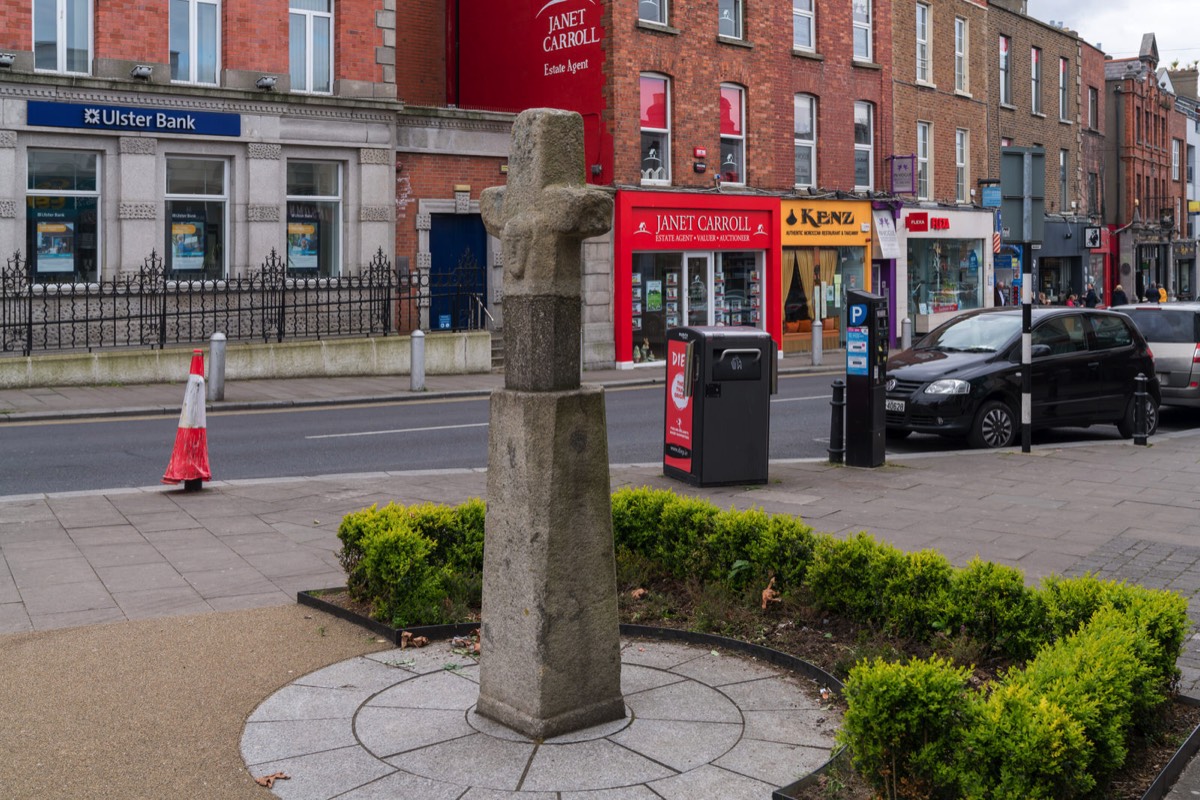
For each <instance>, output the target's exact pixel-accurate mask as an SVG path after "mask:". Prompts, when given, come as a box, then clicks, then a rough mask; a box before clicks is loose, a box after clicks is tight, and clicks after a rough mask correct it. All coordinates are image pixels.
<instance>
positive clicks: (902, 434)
mask: <svg viewBox="0 0 1200 800" xmlns="http://www.w3.org/2000/svg"><path fill="white" fill-rule="evenodd" d="M911 433H912V431H901V430H896V429H895V428H887V429H886V430H884V435H885V436H887V438H889V439H895V440H896V441H900V440H901V439H907V438H908V437H909V434H911Z"/></svg>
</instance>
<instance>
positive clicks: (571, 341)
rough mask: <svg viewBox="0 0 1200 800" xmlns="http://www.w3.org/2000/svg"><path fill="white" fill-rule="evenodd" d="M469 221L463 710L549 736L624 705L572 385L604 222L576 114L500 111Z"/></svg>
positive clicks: (596, 421) (596, 458) (601, 521)
mask: <svg viewBox="0 0 1200 800" xmlns="http://www.w3.org/2000/svg"><path fill="white" fill-rule="evenodd" d="M508 181H509V183H508V186H507V187H506V188H502V189H501V188H493V189H486V190H485V191H484V193H483V196H482V198H481V202H480V206H481V208H482V211H483V222H484V225H485V226H487V229H488V232H489V233H490V234H492V235H493V236H498V237H499V238H500V240H501V244H502V245H503V254H504V320H505V326H504V338H505V349H506V351H507V352H506V357H505V360H506V365H505V382H504V384H505V385H504V388H503V389H497V390H496V391H495V392H493V393H492V398H491V414H490V423H489V431H488V476H487V521H486V527H485V535H484V565H483V609H482V616H483V623H482V626H481V629H482V633H481V639H482V642H481V644H482V651H483V652H482V656H481V660H480V675H479V703H478V705H477V706H476V710H477V711H478V712H479V713H480V714H481V715H483V716H485V717H488V718H490V719H493V720H495V721H497V722H500V723H502V724H504V725H506V726H508V727H509V728H512V729H514V730H516V731H518V732H520V733H522V734H524V735H526V736H528V737H531V738H535V739H542V738H548V737H551V736H556V735H559V734H563V733H569V732H572V731H576V730H580V729H583V728H588V727H591V726H594V725H599V724H602V723H605V722H611V721H613V720H616V719H620V718H622V717H623V716H625V701H624V698H623V697H622V696H621V652H620V632H619V620H618V615H617V587H616V565H615V559H614V550H613V533H612V501H611V499H610V484H609V467H608V432H607V426H606V422H605V416H604V392H603V390H602V389H599V388H595V387H581V386H580V378H579V370H580V354H579V347H580V332H581V316H580V315H581V308H582V289H583V281H582V275H581V269H580V252H579V251H580V246H581V243H582V241H583V240H584V239H585V238H588V237H590V236H597V235H599V234H601V233H604V232H605V231H607V230H608V229H609V227H610V226H611V223H612V209H613V202H612V197H611V196H610V195H609V194H608V193H606V192H604V191H603V190H600V189H596V188H592V187H588V186H587V185H586V182H585V176H584V150H583V119H582V117H580V116H579V114H576V113H574V112H566V111H556V110H552V109H532V110H529V111H525V112H523V113H522V114H520V115H519V116H518V117H517V120H516V122H515V124H514V125H513V134H512V150H511V155H510V158H509V178H508Z"/></svg>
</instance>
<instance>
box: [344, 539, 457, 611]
mask: <svg viewBox="0 0 1200 800" xmlns="http://www.w3.org/2000/svg"><path fill="white" fill-rule="evenodd" d="M361 546H362V559H361V560H360V561H359V564H358V568H359V569H361V570H362V575H363V578H364V579H365V584H366V585H365V589H366V591H367V592H368V593H369V597H370V599H371V601H372V604H373V609H372V613H373V614H374V615H375V617H376V618H377V619H382V620H386V621H387V622H389V623H390V624H391V625H393V626H395V627H397V628H403V627H407V626H410V625H418V624H426V625H428V624H436V623H440V622H444V621H445V615H444V613H443V608H444V605H443V600H444V599H445V597H446V589H445V582H446V579H447V572H448V571H447V569H446V568H445V567H444V566H440V565H436V564H434V563H433V561H432V560H431V559H430V554H431V553H432V552H433V550H434V543H433V542H432V541H430V540H429V539H427V538H425V537H424V536H422V535H421V534H420V533H418V532H417V531H415V530H414V529H413V528H412V527H410V525H409V524H408V522H407V521H405V522H403V523H402V524H399V525H396V526H394V527H391V528H388V529H386V530H379V531H375V532H373V533H370V534H368V535H367V536H365V537H364V538H363V539H362V541H361Z"/></svg>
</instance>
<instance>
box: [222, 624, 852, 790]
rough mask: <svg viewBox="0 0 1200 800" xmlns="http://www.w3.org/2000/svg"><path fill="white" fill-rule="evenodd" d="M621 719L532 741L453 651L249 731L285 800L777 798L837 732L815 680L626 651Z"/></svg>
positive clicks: (677, 651) (387, 655)
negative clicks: (488, 705)
mask: <svg viewBox="0 0 1200 800" xmlns="http://www.w3.org/2000/svg"><path fill="white" fill-rule="evenodd" d="M621 662H622V670H621V690H622V693H623V695H624V698H625V706H626V716H625V718H624V719H622V720H617V721H614V722H610V723H606V724H603V725H598V726H596V727H593V728H588V729H585V730H582V731H577V732H575V733H571V734H567V735H564V736H558V737H554V738H550V739H546V740H545V741H543V742H537V741H535V740H531V739H528V738H525V737H524V736H522V735H521V734H519V733H516V732H515V731H512V730H510V729H508V728H505V727H503V726H501V725H499V724H497V723H495V722H492V721H490V720H488V719H485V718H483V717H480V716H479V715H477V714H476V713H475V703H476V700H477V699H478V696H479V666H478V663H477V662H476V661H475V660H474V659H472V658H468V657H465V656H461V655H456V654H455V653H453V652H452V651H451V649H450V645H449V644H448V643H447V642H434V643H433V644H431V645H429V646H428V647H426V648H423V649H421V650H413V649H406V650H391V651H388V652H384V653H374V654H371V655H369V656H363V657H361V658H355V659H351V660H350V661H343V662H341V663H339V664H334V665H332V666H329V667H326V668H325V669H322V670H318V671H317V672H313V673H311V674H309V675H306V676H304V677H303V678H300V679H298V680H296V681H294V682H293V683H291V684H289V685H288V686H285V687H283V688H282V689H280V690H279V691H277V692H276V693H275V694H273V695H271V696H270V697H269V698H267V699H266V700H265V701H264V702H263V703H262V705H260V706H259V707H258V708H257V709H256V710H255V711H254V713H253V714H252V715H251V716H250V719H249V720H248V721H247V723H246V729H245V731H244V732H243V734H242V757H243V758H244V759H245V761H246V764H247V766H248V767H249V769H250V772H251V774H253V775H254V776H255V777H259V776H264V775H272V774H274V773H277V772H283V773H285V774H286V775H288V778H289V779H288V780H279V781H276V782H275V785H274V789H273V791H274V792H275V794H276V795H278V796H279V797H282V798H333V797H338V798H346V800H364V799H365V798H385V797H386V798H412V799H413V800H442V799H443V798H445V800H459V799H460V798H462V800H474V799H475V798H479V799H480V800H482V798H488V799H489V800H502V799H503V798H512V799H513V800H517V799H518V798H520V800H534V799H535V798H536V800H543V799H544V800H585V798H586V799H590V800H625V799H626V798H628V800H642V798H645V800H655V799H656V798H680V799H681V800H682V799H683V798H694V797H721V798H723V800H740V799H741V798H755V800H763V799H764V798H769V797H770V796H771V792H772V790H773V789H776V788H778V787H781V786H786V785H787V784H790V783H792V782H794V781H796V780H797V779H799V778H801V777H803V776H804V775H807V774H809V773H811V772H812V771H813V770H815V769H816V768H817V767H819V766H820V765H821V764H823V763H825V761H827V760H828V759H829V756H830V754H831V751H832V748H833V745H834V742H833V737H834V732H835V731H836V729H837V728H838V727H839V726H840V724H841V716H840V713H839V712H838V710H837V709H836V708H831V707H829V706H828V705H827V704H825V703H823V702H822V700H821V697H820V687H818V686H817V685H815V684H814V683H812V682H811V681H809V680H808V679H806V678H803V677H801V676H795V675H793V674H792V673H790V672H788V671H786V670H782V669H780V668H777V667H774V666H770V665H767V664H765V663H762V662H758V661H755V660H753V659H749V658H746V657H744V656H739V655H732V654H729V653H726V652H724V651H720V652H718V651H713V650H709V649H707V648H703V647H696V646H690V645H682V644H676V643H670V642H660V641H652V640H642V639H637V640H625V641H622V643H621Z"/></svg>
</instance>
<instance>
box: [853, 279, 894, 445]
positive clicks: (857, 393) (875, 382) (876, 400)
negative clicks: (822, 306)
mask: <svg viewBox="0 0 1200 800" xmlns="http://www.w3.org/2000/svg"><path fill="white" fill-rule="evenodd" d="M889 332H890V326H889V325H888V311H887V298H886V297H883V296H881V295H877V294H872V293H871V292H864V291H861V290H858V289H849V290H847V292H846V465H847V466H850V467H879V466H883V462H884V447H885V443H886V441H887V437H886V432H887V427H886V425H887V423H886V421H885V415H884V399H885V397H886V394H887V390H886V389H885V388H884V383H885V382H886V381H887V359H888V337H889Z"/></svg>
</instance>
